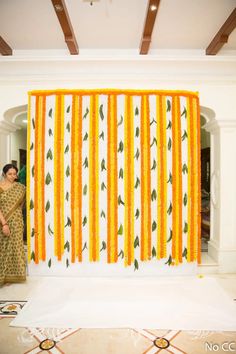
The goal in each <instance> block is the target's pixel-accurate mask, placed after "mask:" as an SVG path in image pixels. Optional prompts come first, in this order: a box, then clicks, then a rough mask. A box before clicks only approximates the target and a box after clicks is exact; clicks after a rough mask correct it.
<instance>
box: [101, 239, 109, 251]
mask: <svg viewBox="0 0 236 354" xmlns="http://www.w3.org/2000/svg"><path fill="white" fill-rule="evenodd" d="M106 248H107V245H106V242H105V241H102V248H101V249H100V252H101V251H102V250H105V249H106Z"/></svg>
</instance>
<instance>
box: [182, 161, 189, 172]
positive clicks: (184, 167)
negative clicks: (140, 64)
mask: <svg viewBox="0 0 236 354" xmlns="http://www.w3.org/2000/svg"><path fill="white" fill-rule="evenodd" d="M182 172H183V174H185V173H188V166H187V165H186V163H184V164H183V167H182Z"/></svg>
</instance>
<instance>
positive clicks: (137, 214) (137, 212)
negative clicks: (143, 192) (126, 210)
mask: <svg viewBox="0 0 236 354" xmlns="http://www.w3.org/2000/svg"><path fill="white" fill-rule="evenodd" d="M139 214H140V212H139V209H136V213H135V217H136V219H138V217H139Z"/></svg>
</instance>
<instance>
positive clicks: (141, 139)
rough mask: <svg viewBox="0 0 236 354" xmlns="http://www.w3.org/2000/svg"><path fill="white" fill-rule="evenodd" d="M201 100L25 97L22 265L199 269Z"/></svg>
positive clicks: (57, 93)
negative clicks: (24, 247) (25, 249)
mask: <svg viewBox="0 0 236 354" xmlns="http://www.w3.org/2000/svg"><path fill="white" fill-rule="evenodd" d="M199 116H200V115H199V98H198V94H197V93H194V92H186V91H155V90H153V91H144V90H140V91H139V90H133V91H132V90H109V89H107V90H54V91H32V92H30V93H29V124H28V160H27V161H28V171H27V189H28V193H27V199H28V200H27V201H28V202H27V205H28V208H27V209H28V218H27V220H28V221H27V222H28V225H27V230H28V260H29V261H31V262H34V263H35V264H39V263H40V262H45V263H46V264H47V266H48V268H50V269H53V266H55V264H57V263H58V262H61V263H63V265H64V266H65V267H67V268H68V267H70V265H72V264H76V263H77V264H78V266H79V264H81V262H87V263H89V262H103V263H106V264H109V263H122V264H124V266H131V265H132V266H134V269H135V270H136V269H138V268H140V267H141V266H142V262H148V261H149V262H152V263H153V262H155V263H156V266H158V264H166V265H167V266H170V265H172V266H173V265H178V264H180V263H182V262H194V261H198V262H200V127H199Z"/></svg>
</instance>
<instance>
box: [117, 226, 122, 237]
mask: <svg viewBox="0 0 236 354" xmlns="http://www.w3.org/2000/svg"><path fill="white" fill-rule="evenodd" d="M117 233H118V235H123V225H122V224H120V227H119V230H118V232H117Z"/></svg>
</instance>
